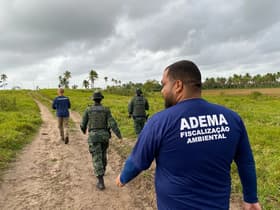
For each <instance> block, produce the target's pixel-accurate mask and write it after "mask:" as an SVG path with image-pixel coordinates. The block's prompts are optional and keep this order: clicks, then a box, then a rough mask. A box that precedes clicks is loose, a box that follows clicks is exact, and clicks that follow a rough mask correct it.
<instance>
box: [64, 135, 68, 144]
mask: <svg viewBox="0 0 280 210" xmlns="http://www.w3.org/2000/svg"><path fill="white" fill-rule="evenodd" d="M64 143H65V144H68V143H69V137H68V136H66V138H65V140H64Z"/></svg>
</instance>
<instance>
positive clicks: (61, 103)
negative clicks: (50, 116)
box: [52, 96, 71, 117]
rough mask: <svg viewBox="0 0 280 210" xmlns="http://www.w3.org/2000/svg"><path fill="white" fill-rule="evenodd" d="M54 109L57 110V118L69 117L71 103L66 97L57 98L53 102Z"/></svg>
mask: <svg viewBox="0 0 280 210" xmlns="http://www.w3.org/2000/svg"><path fill="white" fill-rule="evenodd" d="M52 108H53V109H55V110H56V116H57V117H69V110H68V109H70V108H71V103H70V100H69V98H68V97H66V96H57V97H56V98H55V99H54V100H53V104H52Z"/></svg>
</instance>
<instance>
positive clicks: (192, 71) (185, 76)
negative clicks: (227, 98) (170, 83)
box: [165, 60, 202, 89]
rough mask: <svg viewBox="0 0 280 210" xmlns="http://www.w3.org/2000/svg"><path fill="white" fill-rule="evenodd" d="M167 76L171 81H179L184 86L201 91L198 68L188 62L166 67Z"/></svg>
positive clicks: (183, 61) (184, 61)
mask: <svg viewBox="0 0 280 210" xmlns="http://www.w3.org/2000/svg"><path fill="white" fill-rule="evenodd" d="M165 70H168V72H167V76H168V77H169V78H170V79H173V80H181V81H182V82H183V83H184V85H186V86H191V87H194V88H199V89H201V86H202V84H201V74H200V71H199V69H198V67H197V66H196V65H195V64H194V63H193V62H192V61H188V60H181V61H178V62H175V63H173V64H171V65H170V66H168V67H166V68H165Z"/></svg>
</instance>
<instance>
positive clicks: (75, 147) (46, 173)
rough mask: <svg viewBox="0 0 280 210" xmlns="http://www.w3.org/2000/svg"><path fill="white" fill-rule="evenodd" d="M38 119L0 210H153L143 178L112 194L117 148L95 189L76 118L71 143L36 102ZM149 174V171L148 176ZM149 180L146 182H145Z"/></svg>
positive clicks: (1, 195) (235, 208) (0, 190)
mask: <svg viewBox="0 0 280 210" xmlns="http://www.w3.org/2000/svg"><path fill="white" fill-rule="evenodd" d="M37 103H38V106H39V107H40V110H41V116H42V119H43V124H42V127H41V129H40V131H39V133H38V135H37V137H36V138H35V139H34V141H33V142H32V143H31V144H30V145H28V146H27V147H26V148H25V149H24V150H23V151H22V152H21V154H20V155H18V159H17V160H16V161H15V162H14V163H12V165H11V167H10V168H9V169H8V170H7V171H6V172H5V174H4V177H3V182H2V183H1V186H0V209H1V210H2V209H3V210H6V209H9V210H10V209H75V210H76V209H94V210H98V209H102V210H103V209H114V210H118V209H120V210H126V209H129V210H137V209H146V210H153V209H156V200H155V193H154V189H153V181H152V178H150V179H147V177H146V178H145V173H142V174H141V175H140V176H138V177H137V178H136V179H135V180H133V181H132V182H131V183H129V184H128V185H126V186H125V187H123V188H121V189H120V188H117V187H116V185H115V178H116V176H117V175H118V173H119V171H120V168H121V167H122V165H123V161H124V160H123V159H122V158H121V157H120V156H119V155H118V154H117V152H116V151H115V150H114V145H116V144H118V143H120V144H122V143H121V142H118V141H119V140H117V139H116V138H113V139H111V145H110V147H109V153H108V167H107V171H106V175H105V177H104V178H105V185H106V189H105V190H104V191H99V190H98V189H96V177H95V176H94V175H93V167H92V161H91V156H90V154H89V152H88V146H87V136H86V135H83V134H82V133H81V132H80V130H79V123H80V121H81V117H80V115H79V114H77V113H75V112H71V119H72V121H73V122H74V126H73V127H72V128H71V130H70V142H69V144H68V145H65V144H64V142H62V141H61V140H59V134H58V128H57V123H56V118H55V117H54V116H53V115H52V113H51V112H50V111H49V110H48V108H47V107H45V106H44V105H42V104H41V103H40V102H38V101H37ZM153 168H154V167H152V169H150V170H151V171H153ZM147 180H148V181H147ZM240 209H241V206H240V201H234V202H231V210H240Z"/></svg>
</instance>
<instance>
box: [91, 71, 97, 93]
mask: <svg viewBox="0 0 280 210" xmlns="http://www.w3.org/2000/svg"><path fill="white" fill-rule="evenodd" d="M97 78H98V74H97V72H96V71H95V70H91V71H90V72H89V80H90V82H91V88H92V89H93V88H94V81H95V80H96V79H97Z"/></svg>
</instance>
